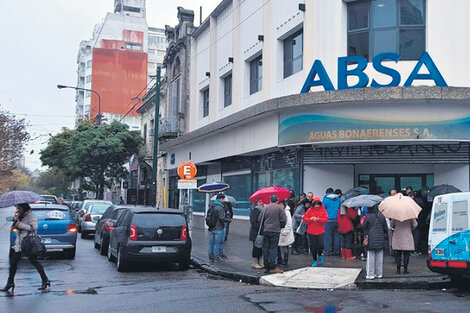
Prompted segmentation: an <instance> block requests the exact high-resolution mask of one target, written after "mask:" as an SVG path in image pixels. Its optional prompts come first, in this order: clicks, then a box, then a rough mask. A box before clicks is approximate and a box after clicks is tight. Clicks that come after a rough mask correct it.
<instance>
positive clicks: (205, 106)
mask: <svg viewBox="0 0 470 313" xmlns="http://www.w3.org/2000/svg"><path fill="white" fill-rule="evenodd" d="M208 115H209V88H206V89H204V91H203V92H202V117H206V116H208Z"/></svg>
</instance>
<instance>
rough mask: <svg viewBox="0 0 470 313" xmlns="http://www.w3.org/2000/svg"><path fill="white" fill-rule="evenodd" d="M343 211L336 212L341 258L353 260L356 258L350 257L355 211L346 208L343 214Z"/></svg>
mask: <svg viewBox="0 0 470 313" xmlns="http://www.w3.org/2000/svg"><path fill="white" fill-rule="evenodd" d="M342 211H343V210H338V232H339V233H340V234H341V258H342V259H348V260H353V259H355V258H356V257H355V256H353V255H352V251H351V245H352V241H353V234H354V225H353V221H354V220H355V219H356V217H357V210H356V209H354V208H347V209H346V212H344V211H343V213H344V214H341V213H342Z"/></svg>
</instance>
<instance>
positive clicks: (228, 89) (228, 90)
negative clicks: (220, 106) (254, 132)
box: [224, 74, 232, 108]
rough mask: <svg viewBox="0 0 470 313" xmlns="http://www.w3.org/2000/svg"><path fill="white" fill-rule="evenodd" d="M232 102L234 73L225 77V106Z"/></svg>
mask: <svg viewBox="0 0 470 313" xmlns="http://www.w3.org/2000/svg"><path fill="white" fill-rule="evenodd" d="M231 104H232V74H230V75H228V76H226V77H225V78H224V108H226V107H228V106H229V105H231Z"/></svg>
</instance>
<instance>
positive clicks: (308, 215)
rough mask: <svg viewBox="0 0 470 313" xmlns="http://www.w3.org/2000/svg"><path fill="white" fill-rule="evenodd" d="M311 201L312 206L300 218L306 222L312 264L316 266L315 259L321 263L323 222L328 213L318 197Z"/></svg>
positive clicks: (326, 218)
mask: <svg viewBox="0 0 470 313" xmlns="http://www.w3.org/2000/svg"><path fill="white" fill-rule="evenodd" d="M312 202H313V203H312V207H311V208H310V209H308V211H307V212H305V214H304V216H303V217H302V220H303V221H304V222H305V223H307V224H308V227H307V235H308V241H309V243H310V251H312V257H313V263H312V266H313V267H317V266H318V263H317V259H318V262H320V264H323V249H324V234H325V223H326V222H328V213H326V209H325V207H324V206H323V203H322V202H321V199H320V197H315V198H313V201H312Z"/></svg>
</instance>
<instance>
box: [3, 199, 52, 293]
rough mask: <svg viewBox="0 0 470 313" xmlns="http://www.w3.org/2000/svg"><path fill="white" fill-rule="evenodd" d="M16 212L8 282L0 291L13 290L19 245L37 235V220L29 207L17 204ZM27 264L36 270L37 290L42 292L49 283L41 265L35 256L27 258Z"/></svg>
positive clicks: (19, 257)
mask: <svg viewBox="0 0 470 313" xmlns="http://www.w3.org/2000/svg"><path fill="white" fill-rule="evenodd" d="M16 208H17V210H18V218H17V219H15V221H14V222H13V225H12V228H16V229H17V230H18V234H17V236H16V240H15V245H14V246H13V247H12V248H11V249H10V270H9V275H8V281H7V283H6V285H5V287H4V288H3V289H0V291H8V290H10V288H11V291H12V292H13V291H14V290H15V274H16V270H17V268H18V262H19V261H20V259H21V243H22V241H23V239H24V238H25V237H26V236H34V235H37V229H38V219H37V218H36V216H34V214H33V213H32V212H31V207H30V206H29V204H28V203H19V204H17V205H16ZM28 259H29V262H31V264H32V265H33V266H34V267H35V268H36V270H37V271H38V273H39V275H40V276H41V280H42V284H41V287H39V288H38V290H44V289H46V288H47V287H50V286H51V282H50V281H49V279H48V278H47V275H46V273H45V271H44V268H43V267H42V265H41V263H39V262H38V260H37V259H36V256H31V255H30V256H28Z"/></svg>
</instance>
